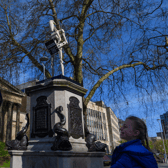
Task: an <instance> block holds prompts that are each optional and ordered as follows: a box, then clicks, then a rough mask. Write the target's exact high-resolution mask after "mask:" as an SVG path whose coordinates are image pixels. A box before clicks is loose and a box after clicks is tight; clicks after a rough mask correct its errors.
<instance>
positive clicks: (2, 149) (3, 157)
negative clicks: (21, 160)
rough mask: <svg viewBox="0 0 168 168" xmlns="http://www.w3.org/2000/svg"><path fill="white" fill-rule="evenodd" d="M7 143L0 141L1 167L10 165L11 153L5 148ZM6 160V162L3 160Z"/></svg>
mask: <svg viewBox="0 0 168 168" xmlns="http://www.w3.org/2000/svg"><path fill="white" fill-rule="evenodd" d="M5 147H6V145H5V143H4V142H1V141H0V161H1V165H0V167H10V160H9V158H10V155H9V153H8V151H7V150H5ZM3 161H4V162H3Z"/></svg>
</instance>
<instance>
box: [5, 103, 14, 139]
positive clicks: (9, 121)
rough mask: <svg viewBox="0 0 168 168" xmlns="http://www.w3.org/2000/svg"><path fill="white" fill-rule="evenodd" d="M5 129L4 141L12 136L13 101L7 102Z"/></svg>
mask: <svg viewBox="0 0 168 168" xmlns="http://www.w3.org/2000/svg"><path fill="white" fill-rule="evenodd" d="M7 109H8V110H7V131H6V141H11V138H12V118H13V103H12V102H8V108H7Z"/></svg>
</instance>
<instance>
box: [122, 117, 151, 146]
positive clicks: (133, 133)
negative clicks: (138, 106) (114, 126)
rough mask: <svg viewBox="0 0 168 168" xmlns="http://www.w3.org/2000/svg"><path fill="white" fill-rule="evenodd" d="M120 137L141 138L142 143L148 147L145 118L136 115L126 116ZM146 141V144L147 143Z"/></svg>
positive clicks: (128, 138) (127, 138) (126, 138)
mask: <svg viewBox="0 0 168 168" xmlns="http://www.w3.org/2000/svg"><path fill="white" fill-rule="evenodd" d="M120 137H121V138H122V139H125V140H127V141H130V140H134V139H140V140H141V142H142V144H143V145H144V146H145V147H146V148H147V149H150V148H149V145H148V139H147V127H146V124H145V123H144V121H143V120H141V119H140V118H138V117H135V116H129V117H127V118H126V120H125V122H124V124H123V127H121V129H120ZM145 141H146V145H145Z"/></svg>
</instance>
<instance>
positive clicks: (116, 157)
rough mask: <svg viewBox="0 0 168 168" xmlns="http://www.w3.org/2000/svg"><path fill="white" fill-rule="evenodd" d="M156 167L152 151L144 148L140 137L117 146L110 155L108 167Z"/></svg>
mask: <svg viewBox="0 0 168 168" xmlns="http://www.w3.org/2000/svg"><path fill="white" fill-rule="evenodd" d="M142 167H143V168H158V165H157V162H156V160H155V158H154V156H153V153H152V152H150V151H149V150H148V149H146V148H145V147H144V146H143V145H142V143H141V140H140V139H136V140H132V141H128V142H125V143H123V144H121V145H120V146H117V147H116V149H115V150H114V152H113V155H112V161H111V167H110V168H142Z"/></svg>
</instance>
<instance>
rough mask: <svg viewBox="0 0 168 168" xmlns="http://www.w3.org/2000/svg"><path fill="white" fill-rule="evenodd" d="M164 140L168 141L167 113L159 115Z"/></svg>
mask: <svg viewBox="0 0 168 168" xmlns="http://www.w3.org/2000/svg"><path fill="white" fill-rule="evenodd" d="M160 118H161V125H162V130H163V137H164V139H168V111H167V112H166V113H164V114H163V115H160Z"/></svg>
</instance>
